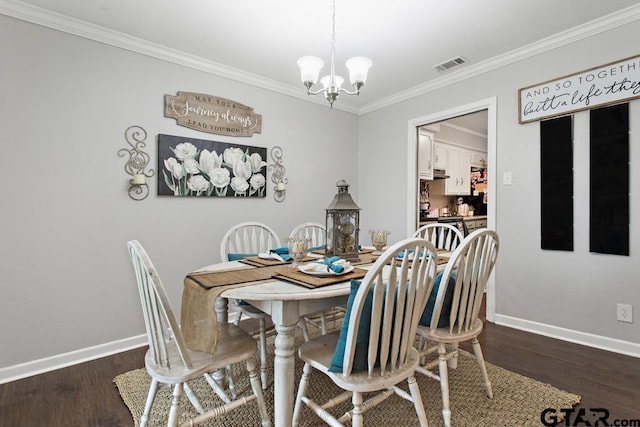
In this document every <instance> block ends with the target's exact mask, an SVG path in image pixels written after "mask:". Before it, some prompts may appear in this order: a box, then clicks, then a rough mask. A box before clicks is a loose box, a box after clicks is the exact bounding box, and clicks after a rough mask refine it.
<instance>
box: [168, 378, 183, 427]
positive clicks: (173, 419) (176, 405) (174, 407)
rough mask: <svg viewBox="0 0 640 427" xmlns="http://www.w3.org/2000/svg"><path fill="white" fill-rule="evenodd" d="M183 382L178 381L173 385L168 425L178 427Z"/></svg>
mask: <svg viewBox="0 0 640 427" xmlns="http://www.w3.org/2000/svg"><path fill="white" fill-rule="evenodd" d="M182 391H183V387H182V383H178V384H176V385H175V387H173V399H172V400H171V409H169V421H167V426H168V427H177V425H178V417H179V416H180V397H182Z"/></svg>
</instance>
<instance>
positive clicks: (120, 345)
mask: <svg viewBox="0 0 640 427" xmlns="http://www.w3.org/2000/svg"><path fill="white" fill-rule="evenodd" d="M147 342H148V341H147V335H146V334H142V335H138V336H135V337H130V338H125V339H122V340H118V341H112V342H109V343H105V344H100V345H96V346H94V347H87V348H83V349H80V350H75V351H70V352H68V353H62V354H56V355H55V356H51V357H45V358H43V359H38V360H33V361H31V362H26V363H20V364H18V365H13V366H8V367H6V368H0V384H4V383H8V382H11V381H15V380H19V379H22V378H26V377H30V376H33V375H38V374H42V373H44V372H49V371H53V370H55V369H60V368H64V367H67V366H71V365H77V364H78V363H82V362H86V361H89V360H94V359H99V358H100V357H105V356H109V355H112V354H115V353H121V352H123V351H127V350H131V349H134V348H138V347H142V346H144V345H147Z"/></svg>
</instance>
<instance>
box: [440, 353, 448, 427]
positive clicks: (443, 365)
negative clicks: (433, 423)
mask: <svg viewBox="0 0 640 427" xmlns="http://www.w3.org/2000/svg"><path fill="white" fill-rule="evenodd" d="M438 354H439V358H438V359H439V363H438V365H439V371H440V390H441V392H442V419H443V420H444V425H445V427H450V426H451V409H449V372H448V366H447V347H446V345H445V344H444V343H440V344H438Z"/></svg>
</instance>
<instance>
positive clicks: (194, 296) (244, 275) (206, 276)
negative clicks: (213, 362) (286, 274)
mask: <svg viewBox="0 0 640 427" xmlns="http://www.w3.org/2000/svg"><path fill="white" fill-rule="evenodd" d="M281 269H285V270H286V269H288V268H287V267H286V266H284V267H283V266H282V265H277V266H271V267H258V268H254V267H246V268H236V269H233V270H222V271H202V272H196V273H191V274H188V275H187V277H185V279H184V287H183V290H182V307H181V310H180V322H181V330H182V335H183V336H184V340H185V343H186V345H187V347H189V348H190V349H191V350H195V351H203V352H206V353H210V354H213V353H214V351H215V348H216V343H217V341H218V330H219V327H218V319H217V317H216V311H215V303H216V299H217V298H218V297H219V296H220V294H221V293H222V292H224V291H226V290H227V289H231V288H239V287H242V286H249V285H254V284H256V283H260V282H265V281H268V280H271V276H272V275H274V274H275V273H276V272H277V271H278V270H281Z"/></svg>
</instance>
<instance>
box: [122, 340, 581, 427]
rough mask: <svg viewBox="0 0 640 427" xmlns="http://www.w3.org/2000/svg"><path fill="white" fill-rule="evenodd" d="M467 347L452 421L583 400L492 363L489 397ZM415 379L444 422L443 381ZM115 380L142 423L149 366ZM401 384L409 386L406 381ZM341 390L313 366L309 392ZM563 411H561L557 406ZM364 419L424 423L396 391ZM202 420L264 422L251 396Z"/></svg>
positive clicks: (316, 421) (163, 397) (203, 396)
mask: <svg viewBox="0 0 640 427" xmlns="http://www.w3.org/2000/svg"><path fill="white" fill-rule="evenodd" d="M297 340H298V342H302V338H301V337H297ZM268 350H269V351H270V353H271V357H270V358H269V360H271V361H273V350H274V347H273V337H270V338H269V341H268ZM463 353H464V352H462V351H461V354H460V357H459V358H458V360H459V362H458V367H457V369H455V370H449V389H450V402H451V403H450V405H451V411H452V420H451V421H452V422H451V423H452V425H453V426H462V427H485V426H486V427H500V426H503V427H507V426H508V427H527V426H535V427H539V426H540V425H542V423H541V420H540V414H541V412H542V411H543V410H544V409H546V408H554V409H556V410H559V409H561V408H570V407H572V406H574V405H576V404H578V403H579V402H580V396H578V395H575V394H572V393H568V392H565V391H562V390H559V389H557V388H554V387H552V386H550V385H548V384H544V383H541V382H538V381H536V380H533V379H531V378H527V377H524V376H522V375H519V374H516V373H514V372H510V371H508V370H506V369H502V368H500V367H498V366H495V365H492V364H490V363H487V370H488V372H489V379H490V380H491V383H492V386H493V399H489V398H487V396H486V394H485V389H484V386H483V384H482V376H481V374H480V370H479V369H478V366H477V364H476V363H475V361H474V360H473V359H471V358H470V357H466V356H465V354H466V353H464V354H463ZM233 369H234V373H235V374H234V378H235V380H236V387H237V389H238V392H239V395H243V394H249V393H250V386H249V380H248V376H247V375H246V370H245V369H244V364H242V365H237V366H234V367H233ZM269 372H271V376H270V378H269V379H270V387H269V389H268V390H266V391H265V400H266V402H267V407H268V408H269V412H270V413H271V416H272V419H273V376H272V374H273V366H270V367H269ZM301 372H302V363H301V362H300V361H299V360H297V359H296V386H297V384H298V381H299V378H300V375H301ZM416 379H417V381H418V383H419V386H420V392H421V394H422V399H423V403H424V405H425V408H426V411H427V417H428V420H429V426H431V427H440V426H443V425H444V424H443V421H442V412H441V411H442V400H441V399H442V398H441V394H440V383H439V382H437V381H436V380H433V379H430V378H427V377H425V376H424V375H419V374H417V375H416ZM114 383H115V384H116V386H117V388H118V391H119V392H120V395H121V397H122V400H123V401H124V403H125V404H126V405H127V407H128V408H129V410H130V411H131V415H132V417H133V420H134V423H135V426H136V427H137V426H139V420H140V417H141V415H142V411H143V409H144V404H145V401H146V398H147V393H148V391H149V385H150V383H151V379H150V377H149V375H148V374H147V373H146V371H145V369H144V368H143V369H137V370H133V371H130V372H127V373H124V374H122V375H118V376H117V377H116V378H115V379H114ZM190 386H191V388H192V389H193V390H194V392H195V393H196V395H197V396H198V398H199V399H200V403H201V404H202V405H203V407H204V408H205V409H206V408H209V407H212V406H214V405H215V404H218V403H219V402H220V400H219V399H218V397H217V396H216V395H215V394H214V393H213V392H212V391H211V389H210V387H209V385H208V384H207V383H206V381H204V379H199V380H195V381H192V382H191V383H190ZM401 386H402V388H404V389H405V390H407V387H406V382H405V384H402V385H401ZM339 391H340V389H339V388H337V387H336V386H335V385H334V384H333V382H331V380H329V379H328V378H327V377H326V376H325V375H323V374H321V373H319V372H318V371H315V372H312V376H311V380H310V384H309V388H308V395H309V396H310V397H312V398H313V399H314V400H316V401H317V402H324V401H325V400H326V399H325V400H323V399H322V398H323V397H326V398H329V397H332V396H335V395H337V394H338V393H339ZM183 398H184V396H183ZM365 398H366V396H365ZM170 402H171V389H170V388H169V387H160V388H159V390H158V394H157V396H156V399H155V402H154V405H153V407H152V410H151V416H150V420H149V425H150V426H163V425H166V423H167V416H168V413H169V406H170ZM348 403H350V402H348ZM348 403H347V404H343V405H341V406H339V407H337V408H334V409H332V413H334V414H342V413H344V412H345V411H346V410H348V409H349V405H348ZM181 408H182V411H183V413H187V414H189V416H194V415H195V414H196V413H195V410H194V409H193V406H191V404H190V403H189V401H188V400H186V398H184V399H183V402H182V406H181ZM559 414H560V412H558V415H559ZM186 418H187V416H185V415H183V416H181V418H180V422H182V421H184V420H186ZM559 421H560V420H559ZM364 422H365V425H367V426H390V425H393V427H402V426H417V425H419V424H418V419H417V417H416V413H415V410H414V407H413V404H412V403H411V402H408V401H406V400H404V399H402V398H400V397H399V396H397V395H394V396H392V397H390V398H389V399H387V400H386V401H385V402H384V403H382V404H381V405H379V406H377V407H376V408H374V409H371V410H369V411H367V412H366V413H365V415H364ZM201 425H204V426H258V425H260V418H259V415H258V410H257V405H256V404H255V402H250V403H249V404H248V405H244V406H242V407H240V408H239V409H236V410H234V411H232V412H230V413H229V414H226V415H224V416H222V417H220V418H216V419H215V420H211V421H209V422H208V423H206V424H201ZM299 425H300V426H321V425H324V424H323V423H322V421H321V420H320V418H318V417H317V416H316V415H315V414H313V413H312V412H311V410H310V409H308V408H306V407H304V408H303V411H302V415H301V419H300V424H299Z"/></svg>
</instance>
